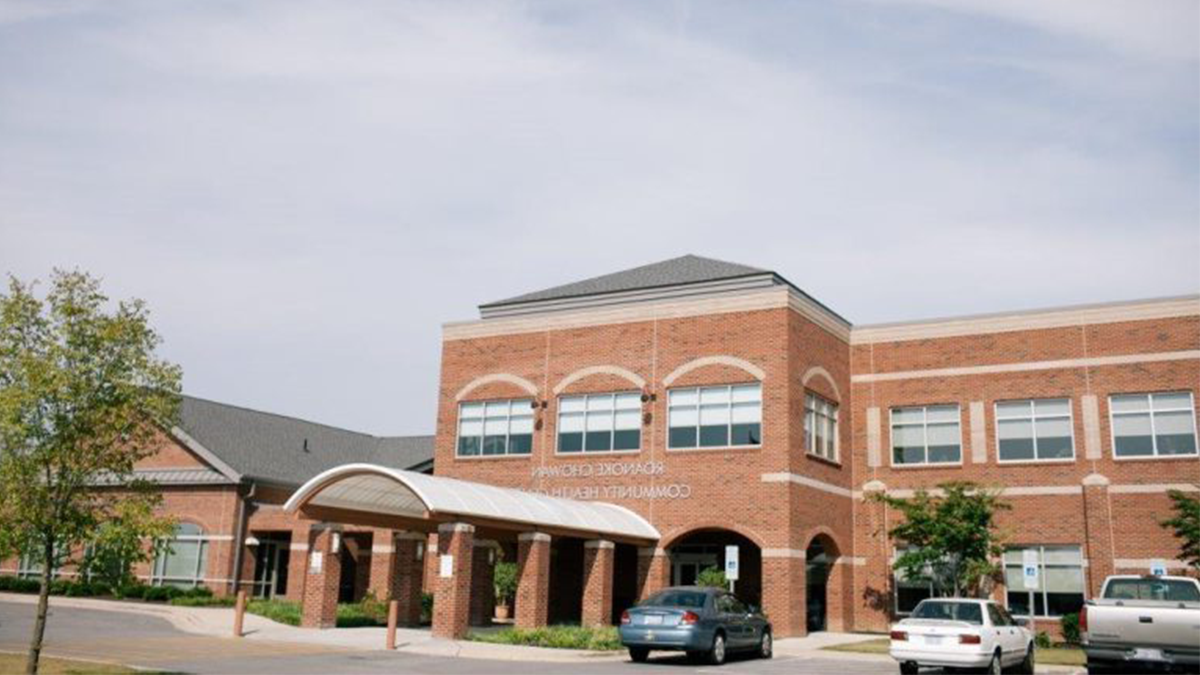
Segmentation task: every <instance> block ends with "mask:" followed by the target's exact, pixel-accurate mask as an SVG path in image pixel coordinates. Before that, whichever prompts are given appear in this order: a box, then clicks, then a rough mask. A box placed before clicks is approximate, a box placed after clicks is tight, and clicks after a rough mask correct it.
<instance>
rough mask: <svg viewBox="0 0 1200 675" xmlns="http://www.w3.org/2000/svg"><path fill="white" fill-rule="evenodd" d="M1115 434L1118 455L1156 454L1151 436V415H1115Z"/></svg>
mask: <svg viewBox="0 0 1200 675" xmlns="http://www.w3.org/2000/svg"><path fill="white" fill-rule="evenodd" d="M1113 434H1114V436H1115V442H1116V447H1115V451H1116V454H1117V456H1118V457H1135V456H1145V455H1152V454H1154V445H1153V442H1152V440H1151V438H1150V415H1149V414H1146V415H1114V416H1113Z"/></svg>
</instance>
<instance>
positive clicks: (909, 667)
mask: <svg viewBox="0 0 1200 675" xmlns="http://www.w3.org/2000/svg"><path fill="white" fill-rule="evenodd" d="M920 671H921V666H919V665H917V663H916V662H915V661H905V662H904V663H901V664H900V675H917V673H918V672H920Z"/></svg>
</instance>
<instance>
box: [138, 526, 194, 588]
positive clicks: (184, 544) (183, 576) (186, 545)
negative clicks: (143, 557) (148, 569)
mask: <svg viewBox="0 0 1200 675" xmlns="http://www.w3.org/2000/svg"><path fill="white" fill-rule="evenodd" d="M166 544H167V545H166V547H165V548H164V549H163V550H162V551H160V552H159V554H158V555H157V556H156V557H155V558H154V569H153V571H152V573H151V577H150V583H151V584H152V585H154V586H179V587H181V588H193V587H195V586H198V585H199V584H200V583H202V582H203V581H204V570H205V569H206V567H207V563H208V539H207V537H205V536H204V530H203V528H201V527H200V526H199V525H196V524H195V523H180V524H179V525H177V526H176V527H175V536H174V537H173V538H171V539H170V540H169V541H167V542H166Z"/></svg>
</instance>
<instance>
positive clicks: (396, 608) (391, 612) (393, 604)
mask: <svg viewBox="0 0 1200 675" xmlns="http://www.w3.org/2000/svg"><path fill="white" fill-rule="evenodd" d="M399 620H400V601H399V600H391V601H389V602H388V629H387V648H388V650H389V651H390V650H393V649H395V648H396V623H397V622H398V621H399Z"/></svg>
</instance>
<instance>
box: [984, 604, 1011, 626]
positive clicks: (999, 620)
mask: <svg viewBox="0 0 1200 675" xmlns="http://www.w3.org/2000/svg"><path fill="white" fill-rule="evenodd" d="M987 609H988V617H989V618H991V620H992V625H993V626H1007V625H1008V622H1006V621H1005V620H1004V615H1002V614H1001V613H1000V608H999V607H997V606H995V605H993V604H988V606H987Z"/></svg>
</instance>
